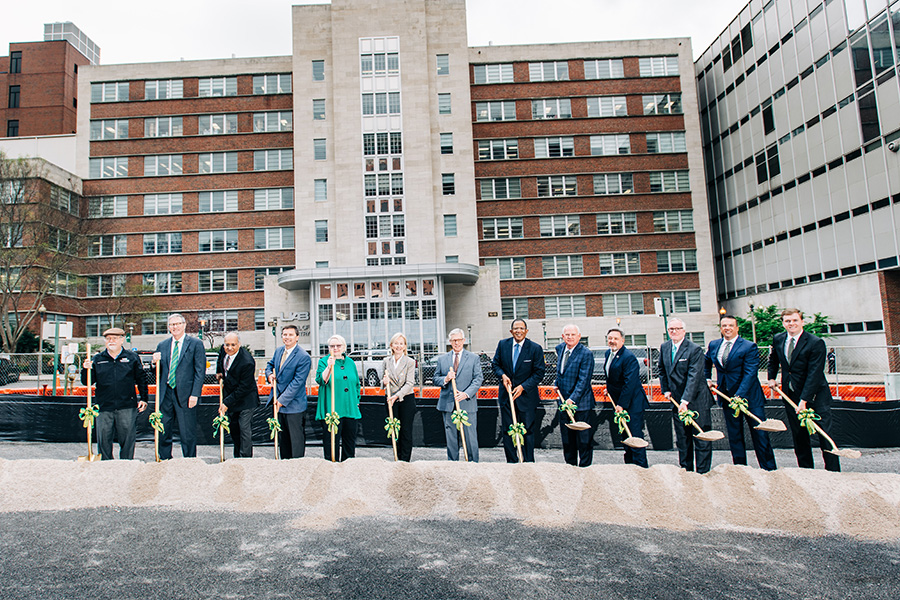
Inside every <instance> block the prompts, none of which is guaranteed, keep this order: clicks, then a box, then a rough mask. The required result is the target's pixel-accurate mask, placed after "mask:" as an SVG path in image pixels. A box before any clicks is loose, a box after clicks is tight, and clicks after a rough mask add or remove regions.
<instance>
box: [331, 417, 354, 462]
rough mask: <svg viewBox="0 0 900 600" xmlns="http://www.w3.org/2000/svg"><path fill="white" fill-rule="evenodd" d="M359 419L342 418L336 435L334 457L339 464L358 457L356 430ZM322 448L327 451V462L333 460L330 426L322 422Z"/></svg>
mask: <svg viewBox="0 0 900 600" xmlns="http://www.w3.org/2000/svg"><path fill="white" fill-rule="evenodd" d="M357 424H358V419H351V418H350V417H341V422H340V423H339V424H338V429H337V433H335V434H334V456H335V459H336V460H337V461H339V462H344V461H345V460H347V459H348V458H353V457H354V456H356V428H357ZM322 448H323V449H324V450H325V460H331V433H330V432H329V431H328V424H326V423H325V421H324V420H323V421H322Z"/></svg>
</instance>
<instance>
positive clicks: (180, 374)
mask: <svg viewBox="0 0 900 600" xmlns="http://www.w3.org/2000/svg"><path fill="white" fill-rule="evenodd" d="M168 326H169V333H171V334H172V336H171V337H168V338H166V339H164V340H163V341H161V342H160V343H159V345H158V346H157V347H156V352H154V353H153V364H156V362H157V361H159V362H160V366H159V381H158V382H157V385H161V386H163V388H164V389H163V391H162V393H161V395H162V401H161V403H160V406H159V411H160V412H161V413H162V425H163V430H164V431H163V433H162V436H161V437H160V440H159V458H160V459H161V460H168V459H170V458H172V421H173V420H174V419H173V417H175V418H177V419H178V433H179V435H180V437H181V454H182V456H184V457H185V458H194V457H196V456H197V403H198V402H199V401H200V394H202V393H203V375H204V374H205V373H206V352H205V351H204V349H203V342H201V341H200V340H198V339H197V338H195V337H190V336H187V335H185V334H184V330H185V321H184V317H183V316H181V315H180V314H178V313H174V314H171V315H169V319H168ZM173 413H174V414H173Z"/></svg>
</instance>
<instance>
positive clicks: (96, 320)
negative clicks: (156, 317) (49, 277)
mask: <svg viewBox="0 0 900 600" xmlns="http://www.w3.org/2000/svg"><path fill="white" fill-rule="evenodd" d="M48 316H49V315H48ZM114 318H115V317H113V316H110V315H103V316H99V317H85V319H84V330H85V331H84V334H85V336H87V337H100V334H101V333H103V332H104V331H106V330H107V329H109V328H110V327H113V326H114V325H115V323H114V322H113V320H114ZM160 333H166V326H165V318H163V328H162V331H161V332H160Z"/></svg>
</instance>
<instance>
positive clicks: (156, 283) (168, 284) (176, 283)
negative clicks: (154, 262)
mask: <svg viewBox="0 0 900 600" xmlns="http://www.w3.org/2000/svg"><path fill="white" fill-rule="evenodd" d="M143 283H144V287H145V288H147V289H148V292H147V293H150V294H180V293H181V273H144V278H143Z"/></svg>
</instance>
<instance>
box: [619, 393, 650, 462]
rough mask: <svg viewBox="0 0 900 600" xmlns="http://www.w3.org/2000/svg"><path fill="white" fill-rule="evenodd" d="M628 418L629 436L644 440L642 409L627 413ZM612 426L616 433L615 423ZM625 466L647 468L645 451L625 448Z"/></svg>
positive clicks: (629, 447)
mask: <svg viewBox="0 0 900 600" xmlns="http://www.w3.org/2000/svg"><path fill="white" fill-rule="evenodd" d="M613 414H615V413H613ZM628 416H629V417H631V420H630V421H628V428H629V429H630V430H631V435H633V436H634V437H638V438H641V439H644V407H643V406H641V407H640V408H639V409H638V410H632V411H629V413H628ZM613 426H614V427H615V430H616V432H617V433H618V431H619V428H618V426H616V425H615V422H614V424H613ZM623 446H624V444H623ZM625 464H626V465H637V466H639V467H643V468H645V469H646V468H648V467H649V466H650V465H649V463H648V462H647V449H646V448H632V447H631V446H625Z"/></svg>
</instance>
